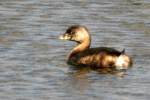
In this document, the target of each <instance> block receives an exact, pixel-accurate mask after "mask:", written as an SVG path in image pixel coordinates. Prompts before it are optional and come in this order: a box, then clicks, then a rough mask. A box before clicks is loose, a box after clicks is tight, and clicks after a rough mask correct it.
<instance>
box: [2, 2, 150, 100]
mask: <svg viewBox="0 0 150 100" xmlns="http://www.w3.org/2000/svg"><path fill="white" fill-rule="evenodd" d="M74 24H82V25H85V26H87V27H88V28H89V29H90V32H91V34H92V39H93V40H92V46H93V47H97V46H110V47H114V48H116V49H118V50H122V49H123V48H126V52H127V53H128V54H129V55H131V56H132V57H133V59H134V66H133V67H132V68H131V69H129V70H128V71H127V72H126V73H125V75H124V76H123V77H120V76H118V75H114V74H100V73H98V72H96V71H92V70H90V69H88V68H83V69H79V70H75V69H72V68H71V66H70V65H67V64H66V55H67V54H68V52H69V51H70V50H71V49H72V47H73V46H74V43H72V42H64V41H60V40H58V39H57V37H58V35H59V34H61V33H63V32H64V31H65V29H66V28H67V27H68V26H70V25H74ZM149 98H150V1H149V0H0V99H1V100H149Z"/></svg>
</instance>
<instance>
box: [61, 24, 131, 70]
mask: <svg viewBox="0 0 150 100" xmlns="http://www.w3.org/2000/svg"><path fill="white" fill-rule="evenodd" d="M59 39H62V40H69V41H75V42H76V43H77V45H76V46H75V47H74V48H73V49H72V50H71V52H70V53H69V56H68V60H67V63H68V64H71V65H75V66H90V67H92V68H95V69H100V68H114V69H119V70H120V69H128V68H129V67H130V66H131V65H132V59H131V57H130V56H128V55H127V54H126V53H125V49H123V50H122V51H118V50H116V49H114V48H111V47H96V48H90V45H91V35H90V34H89V30H88V29H87V27H85V26H83V25H72V26H70V27H69V28H68V29H67V30H66V32H65V33H64V34H62V35H60V36H59Z"/></svg>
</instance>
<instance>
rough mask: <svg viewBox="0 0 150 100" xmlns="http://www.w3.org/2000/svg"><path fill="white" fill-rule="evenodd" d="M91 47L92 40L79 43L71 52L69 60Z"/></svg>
mask: <svg viewBox="0 0 150 100" xmlns="http://www.w3.org/2000/svg"><path fill="white" fill-rule="evenodd" d="M90 45H91V40H90V39H87V40H85V41H83V42H82V43H78V44H77V46H76V47H75V48H73V50H72V51H71V53H70V55H69V58H72V57H74V56H75V55H76V54H78V53H80V52H83V51H85V50H87V49H89V48H90Z"/></svg>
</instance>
